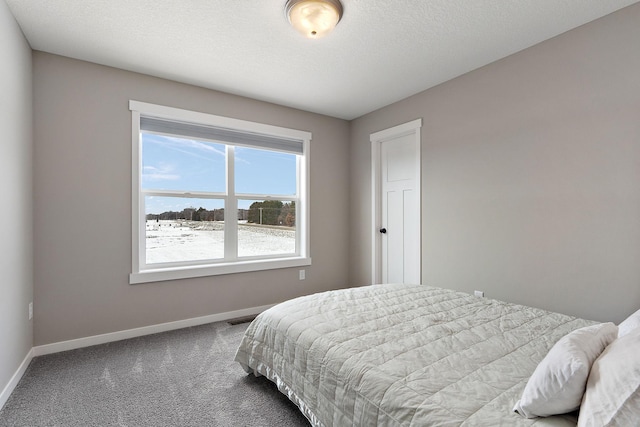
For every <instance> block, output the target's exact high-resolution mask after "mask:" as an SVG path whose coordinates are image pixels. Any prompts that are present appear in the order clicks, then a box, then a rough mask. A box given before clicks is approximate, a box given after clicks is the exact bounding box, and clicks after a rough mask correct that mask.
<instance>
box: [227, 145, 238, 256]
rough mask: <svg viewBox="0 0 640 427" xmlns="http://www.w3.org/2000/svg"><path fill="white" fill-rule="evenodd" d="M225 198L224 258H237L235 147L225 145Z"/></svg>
mask: <svg viewBox="0 0 640 427" xmlns="http://www.w3.org/2000/svg"><path fill="white" fill-rule="evenodd" d="M226 153H227V196H226V198H225V207H224V258H225V260H228V261H231V260H236V259H237V258H238V220H237V219H238V199H237V197H236V186H235V147H234V146H233V145H227V148H226Z"/></svg>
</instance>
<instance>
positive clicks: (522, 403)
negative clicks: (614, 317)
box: [513, 323, 618, 418]
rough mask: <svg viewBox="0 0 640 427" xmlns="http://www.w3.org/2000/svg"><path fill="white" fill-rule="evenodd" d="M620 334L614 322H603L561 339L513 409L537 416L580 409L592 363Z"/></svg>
mask: <svg viewBox="0 0 640 427" xmlns="http://www.w3.org/2000/svg"><path fill="white" fill-rule="evenodd" d="M617 334H618V327H617V326H616V325H614V324H613V323H600V324H597V325H592V326H586V327H584V328H580V329H576V330H575V331H572V332H570V333H568V334H567V335H565V336H564V337H562V338H560V340H559V341H558V342H557V343H555V345H554V346H553V347H552V348H551V350H549V353H547V355H546V356H545V357H544V359H542V361H541V362H540V363H539V364H538V366H537V367H536V369H535V371H534V372H533V375H531V378H529V381H528V382H527V385H526V386H525V388H524V391H523V393H522V397H521V398H520V400H519V401H518V402H517V403H516V405H515V407H514V408H513V410H514V411H516V412H517V413H519V414H520V415H522V416H523V417H526V418H535V417H547V416H550V415H555V414H564V413H567V412H571V411H574V410H576V409H578V407H579V406H580V402H581V401H582V395H583V394H584V389H585V385H586V383H587V378H588V377H589V370H590V369H591V364H592V363H593V361H594V360H596V358H597V357H598V356H599V355H600V353H602V351H603V350H604V349H605V347H606V346H607V345H609V343H611V342H612V341H613V340H614V339H615V338H616V336H617Z"/></svg>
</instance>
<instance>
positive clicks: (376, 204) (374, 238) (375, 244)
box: [370, 118, 422, 284]
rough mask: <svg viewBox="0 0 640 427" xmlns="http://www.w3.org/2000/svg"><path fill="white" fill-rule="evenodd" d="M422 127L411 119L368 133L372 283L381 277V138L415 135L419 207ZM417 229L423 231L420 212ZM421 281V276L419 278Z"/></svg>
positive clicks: (420, 248) (420, 123)
mask: <svg viewBox="0 0 640 427" xmlns="http://www.w3.org/2000/svg"><path fill="white" fill-rule="evenodd" d="M421 127H422V119H421V118H420V119H416V120H412V121H410V122H407V123H404V124H401V125H397V126H394V127H391V128H389V129H384V130H381V131H379V132H375V133H372V134H371V135H370V141H371V202H372V203H371V213H372V215H371V218H372V221H371V222H372V224H371V225H372V227H371V283H372V284H374V283H380V281H381V279H382V237H381V235H380V227H382V224H381V222H382V197H381V196H382V195H381V194H380V192H381V191H382V170H381V167H382V164H381V160H382V159H381V146H382V143H383V142H386V141H389V140H391V139H395V138H399V137H402V136H406V135H414V137H415V142H416V169H415V170H416V176H415V183H416V190H417V192H418V193H417V194H418V207H419V209H420V211H422V193H421V175H422V174H421V167H420V166H421V160H420V159H421V155H420V128H421ZM419 215H420V216H419V218H420V222H419V225H418V226H419V228H420V230H419V232H420V235H422V214H421V212H420V214H419ZM418 241H419V242H420V243H419V245H418V246H419V248H418V253H419V259H422V256H421V253H422V239H421V238H420V239H418ZM421 264H422V262H419V263H418V270H419V271H418V274H417V277H420V278H421V277H422V275H421V272H420V270H421ZM420 281H421V282H422V280H420Z"/></svg>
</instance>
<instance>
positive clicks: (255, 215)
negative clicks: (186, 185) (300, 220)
mask: <svg viewBox="0 0 640 427" xmlns="http://www.w3.org/2000/svg"><path fill="white" fill-rule="evenodd" d="M146 218H147V221H169V220H174V221H175V220H179V219H184V220H187V221H224V209H212V210H207V209H205V208H203V207H200V208H198V209H195V208H186V209H183V210H182V211H179V212H175V211H167V212H163V213H161V214H147V216H146ZM238 219H239V220H244V221H247V222H249V223H253V224H263V225H285V226H287V227H293V226H295V225H296V203H295V202H290V203H283V202H281V201H279V200H265V201H264V202H254V203H252V204H251V206H249V209H238Z"/></svg>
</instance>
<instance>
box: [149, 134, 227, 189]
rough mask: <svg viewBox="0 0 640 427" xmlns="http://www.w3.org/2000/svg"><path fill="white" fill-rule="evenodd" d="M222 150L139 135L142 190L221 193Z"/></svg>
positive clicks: (213, 145)
mask: <svg viewBox="0 0 640 427" xmlns="http://www.w3.org/2000/svg"><path fill="white" fill-rule="evenodd" d="M225 156H226V154H225V146H224V144H216V143H213V142H207V141H198V140H195V139H188V138H179V137H174V136H167V135H156V134H151V133H144V132H143V133H142V189H144V190H183V191H208V192H224V191H225V188H226V182H225V174H226V172H225V162H226V160H225Z"/></svg>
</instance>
